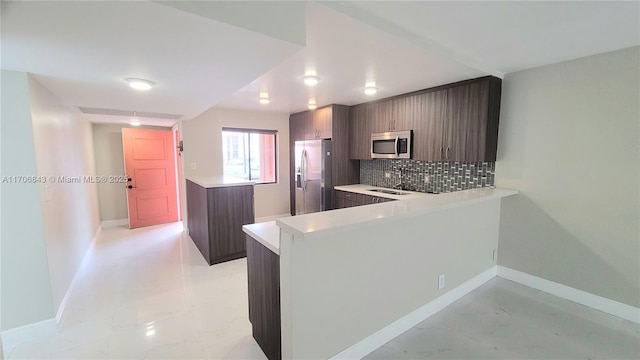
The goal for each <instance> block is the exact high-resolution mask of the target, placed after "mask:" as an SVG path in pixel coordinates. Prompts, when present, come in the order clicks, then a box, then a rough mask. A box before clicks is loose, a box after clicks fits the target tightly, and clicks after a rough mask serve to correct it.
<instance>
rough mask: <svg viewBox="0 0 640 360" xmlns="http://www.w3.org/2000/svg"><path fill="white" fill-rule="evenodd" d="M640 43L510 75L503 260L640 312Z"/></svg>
mask: <svg viewBox="0 0 640 360" xmlns="http://www.w3.org/2000/svg"><path fill="white" fill-rule="evenodd" d="M639 81H640V47H634V48H629V49H625V50H620V51H615V52H610V53H605V54H600V55H595V56H590V57H586V58H581V59H577V60H572V61H567V62H563V63H558V64H553V65H549V66H544V67H540V68H535V69H529V70H524V71H519V72H515V73H512V74H508V75H507V76H506V77H505V79H504V82H503V90H502V110H501V111H502V112H501V116H500V134H499V141H498V146H499V148H498V161H497V162H496V185H497V186H498V187H505V188H515V189H518V190H520V191H521V195H519V196H517V197H511V198H508V199H505V200H504V202H503V208H502V219H501V227H500V255H499V261H498V262H499V264H500V265H504V266H507V267H510V268H512V269H516V270H519V271H523V272H525V273H529V274H532V275H535V276H538V277H541V278H545V279H548V280H551V281H555V282H558V283H561V284H564V285H567V286H571V287H574V288H577V289H580V290H583V291H587V292H590V293H593V294H596V295H600V296H603V297H606V298H609V299H613V300H616V301H619V302H622V303H625V304H628V305H631V306H636V307H638V306H640V265H639V264H640V232H639V226H640V224H639V219H640V196H639V195H640V194H639V188H640V180H639V179H640V176H639V171H638V166H639V164H640V149H639V144H640V137H639V130H640V126H639V125H640V85H639Z"/></svg>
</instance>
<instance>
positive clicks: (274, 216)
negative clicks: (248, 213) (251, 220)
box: [255, 213, 291, 223]
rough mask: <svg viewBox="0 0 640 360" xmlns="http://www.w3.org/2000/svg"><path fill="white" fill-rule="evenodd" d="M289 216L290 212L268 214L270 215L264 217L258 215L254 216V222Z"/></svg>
mask: <svg viewBox="0 0 640 360" xmlns="http://www.w3.org/2000/svg"><path fill="white" fill-rule="evenodd" d="M289 216H291V214H288V213H287V214H280V215H270V216H265V217H259V218H256V221H255V222H256V223H263V222H267V221H273V220H275V219H280V218H283V217H289Z"/></svg>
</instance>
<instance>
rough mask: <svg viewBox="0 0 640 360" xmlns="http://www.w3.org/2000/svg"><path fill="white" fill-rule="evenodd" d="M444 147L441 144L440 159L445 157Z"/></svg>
mask: <svg viewBox="0 0 640 360" xmlns="http://www.w3.org/2000/svg"><path fill="white" fill-rule="evenodd" d="M443 151H444V147H442V146H440V159H444V153H443Z"/></svg>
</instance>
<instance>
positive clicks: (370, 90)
mask: <svg viewBox="0 0 640 360" xmlns="http://www.w3.org/2000/svg"><path fill="white" fill-rule="evenodd" d="M377 92H378V88H377V87H376V83H375V82H374V81H371V82H368V83H366V84H364V93H365V94H367V95H374V94H375V93H377Z"/></svg>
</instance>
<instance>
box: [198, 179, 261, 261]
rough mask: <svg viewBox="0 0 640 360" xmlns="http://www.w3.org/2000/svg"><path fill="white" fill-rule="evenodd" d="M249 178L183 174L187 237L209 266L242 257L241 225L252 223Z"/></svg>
mask: <svg viewBox="0 0 640 360" xmlns="http://www.w3.org/2000/svg"><path fill="white" fill-rule="evenodd" d="M253 185H254V183H253V182H252V181H248V180H243V179H238V178H234V177H229V176H189V177H187V226H188V229H189V236H191V238H192V239H193V242H194V243H195V244H196V247H197V248H198V250H200V252H201V253H202V256H204V258H205V260H206V261H207V263H208V264H209V265H213V264H217V263H220V262H224V261H229V260H234V259H238V258H241V257H244V256H246V248H245V241H244V234H243V233H242V225H245V224H252V223H253V222H254V205H253Z"/></svg>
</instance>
